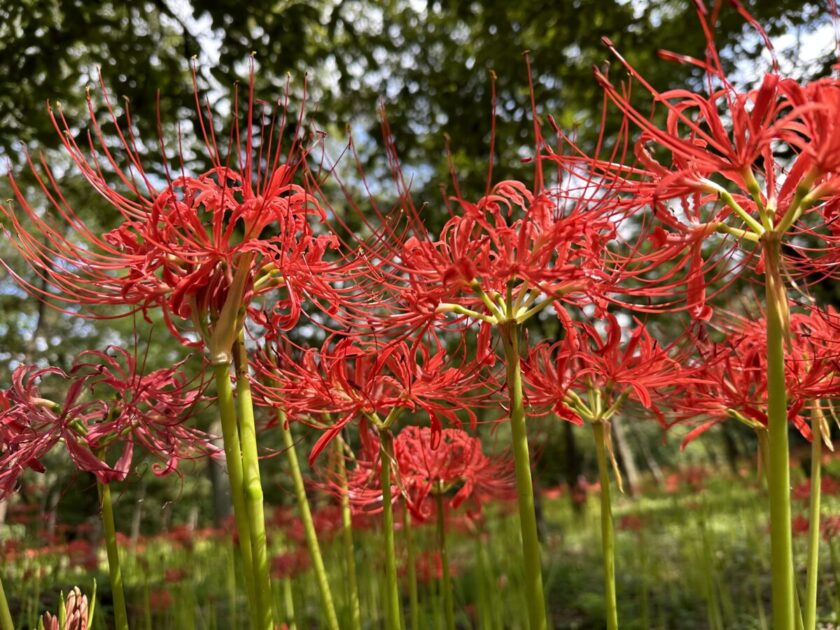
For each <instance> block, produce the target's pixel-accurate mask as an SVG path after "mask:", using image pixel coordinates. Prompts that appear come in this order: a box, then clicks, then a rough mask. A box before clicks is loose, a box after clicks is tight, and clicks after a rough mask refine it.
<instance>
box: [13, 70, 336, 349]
mask: <svg viewBox="0 0 840 630" xmlns="http://www.w3.org/2000/svg"><path fill="white" fill-rule="evenodd" d="M103 92H104V98H105V102H106V105H107V107H108V110H109V112H110V114H111V123H112V128H111V127H108V128H105V129H103V127H102V126H100V123H99V122H98V121H97V118H96V116H95V115H94V109H93V105H92V103H91V102H90V97H89V109H90V119H91V126H92V134H89V144H90V146H89V150H90V153H91V156H92V157H88V156H87V152H86V151H85V150H84V149H83V148H82V147H80V146H79V145H77V144H76V142H75V140H74V139H73V134H72V133H71V126H70V124H69V123H68V122H67V120H66V119H65V117H64V114H63V112H61V111H60V110H59V112H58V114H57V115H56V113H55V112H52V113H51V116H52V120H53V123H54V125H55V128H56V130H57V131H58V132H59V134H60V137H61V138H62V142H63V143H64V146H65V148H66V150H67V152H68V153H69V155H70V157H71V158H72V159H73V161H74V162H75V163H76V164H77V166H78V167H79V169H80V170H81V172H82V174H83V175H84V177H85V178H86V179H87V180H88V182H89V183H90V184H91V186H92V187H93V188H94V189H95V190H96V191H97V192H99V194H100V195H101V196H102V197H103V198H104V200H105V202H106V203H107V204H108V205H109V206H110V207H112V208H113V209H115V210H116V211H117V212H118V218H119V219H120V223H119V225H118V226H117V227H116V228H115V229H113V230H111V231H109V232H107V233H105V234H104V235H102V236H99V235H97V234H96V232H95V230H94V229H93V228H91V227H89V226H87V225H86V224H85V223H84V222H83V221H82V219H81V218H80V217H79V216H78V215H77V214H76V213H75V212H74V211H73V209H72V208H71V207H70V206H69V204H68V202H67V200H66V199H65V197H64V195H63V194H62V192H61V190H60V188H59V186H58V183H57V181H56V178H55V176H54V175H53V174H52V172H51V171H50V169H49V167H48V166H47V164H46V162H44V161H43V160H42V166H43V171H44V173H43V174H39V173H38V169H37V168H36V165H35V164H34V162H32V160H31V159H30V161H29V164H30V167H31V170H32V171H33V173H34V174H35V177H36V180H37V182H38V183H39V184H40V186H41V188H42V190H43V192H44V194H45V195H46V196H47V199H48V200H49V201H50V203H51V204H52V206H53V208H54V210H55V211H56V212H57V213H58V216H59V217H60V219H61V221H60V223H59V224H58V225H55V224H54V223H53V221H52V220H51V219H49V218H48V217H47V216H44V215H42V213H40V212H39V210H38V208H36V207H34V206H33V205H31V204H30V202H29V201H28V200H27V198H26V196H25V195H24V193H23V192H22V191H21V190H20V188H19V187H18V186H17V184H16V183H15V181H14V179H12V182H11V183H12V187H13V190H14V192H15V196H16V197H17V199H18V202H19V203H20V206H21V208H22V210H23V212H22V213H21V212H19V211H16V210H12V209H10V208H6V207H5V206H3V207H2V208H3V213H4V214H5V216H6V218H7V219H8V220H9V221H10V223H11V226H12V244H13V245H14V246H15V247H16V249H17V250H18V252H19V253H20V254H21V255H22V256H23V258H24V259H25V260H26V261H27V262H28V263H29V265H30V266H31V267H32V268H33V269H34V271H35V273H36V274H37V275H38V276H39V278H40V280H41V281H42V282H43V283H45V286H47V287H48V290H47V291H44V290H42V289H41V288H39V287H38V286H37V284H38V283H35V284H30V283H28V282H26V281H25V280H24V279H23V278H22V277H21V276H20V275H19V274H16V273H14V272H13V271H11V270H10V272H11V273H12V274H13V275H14V276H15V277H16V278H17V279H18V281H19V282H20V283H21V284H22V285H23V286H24V287H25V288H26V289H27V290H28V291H29V292H30V293H32V294H34V295H36V297H38V298H39V299H42V300H44V301H46V302H48V303H51V304H54V305H56V306H58V307H59V308H61V309H62V310H73V311H75V310H76V307H77V305H83V306H91V305H102V304H106V305H113V306H120V307H125V306H128V307H130V308H132V309H134V310H142V311H144V312H145V311H146V310H148V309H150V308H153V307H159V308H161V309H162V311H163V314H164V317H165V318H166V321H167V323H168V325H169V327H170V329H171V330H172V332H173V333H174V334H175V335H176V336H178V337H179V338H180V339H181V340H182V341H183V342H184V343H190V344H191V343H194V342H193V341H190V340H188V339H186V338H185V337H183V335H182V333H181V332H180V331H179V329H178V327H177V326H176V320H187V321H191V322H192V324H193V327H194V332H196V333H197V334H198V335H199V336H200V337H201V339H202V340H203V341H204V342H205V343H206V344H207V345H208V350H209V352H210V355H211V358H212V359H213V360H214V361H223V360H226V359H229V352H230V346H231V345H232V342H233V338H232V337H231V334H235V330H236V326H235V321H236V320H237V318H239V317H240V316H241V315H240V308H241V306H242V304H243V303H248V302H249V301H250V299H251V298H253V297H254V296H255V295H258V294H261V293H265V292H268V291H272V290H279V291H280V294H279V295H280V297H279V298H278V300H277V301H276V302H275V303H274V305H273V306H272V308H271V309H270V315H268V317H269V318H270V319H271V321H272V323H273V325H275V326H276V327H277V328H279V329H283V330H287V329H289V328H291V327H292V326H294V324H295V323H296V322H297V321H298V318H299V316H300V314H301V309H300V301H301V299H302V297H303V296H305V295H313V296H315V295H317V296H319V297H323V294H325V293H326V294H331V289H330V284H329V280H330V275H329V273H330V271H331V270H333V269H334V266H333V265H332V264H330V263H328V262H326V261H325V260H324V257H325V254H326V251H327V249H328V248H330V247H332V246H333V245H334V244H335V243H336V242H335V239H334V237H333V236H332V235H330V234H321V235H317V234H315V230H314V226H315V225H317V224H318V223H323V221H324V218H325V216H324V212H323V210H322V209H321V208H320V206H319V205H318V203H317V201H316V200H315V199H314V198H313V197H312V196H311V195H309V194H308V193H307V192H306V190H305V189H304V188H303V187H301V186H300V185H298V184H295V183H294V179H295V177H296V172H297V171H298V169H299V168H300V167H301V166H302V165H303V164H304V162H305V160H306V158H307V155H308V153H309V150H310V148H311V146H310V145H309V144H306V143H304V140H303V138H302V131H301V129H300V124H301V121H300V120H298V121H297V128H296V129H295V131H294V133H293V134H292V135H293V140H292V143H291V146H289V147H287V148H285V147H284V146H283V143H282V142H281V140H282V138H283V137H284V135H285V134H286V133H287V129H286V128H287V121H286V106H287V103H283V105H282V107H281V108H280V112H279V116H278V112H277V111H273V112H272V115H271V117H270V120H271V123H270V125H266V124H265V123H264V122H263V121H264V120H266V119H267V116H266V113H267V112H265V111H263V110H264V109H265V107H264V103H263V102H261V101H257V100H256V99H255V98H254V94H253V74H252V76H251V83H250V86H249V94H248V103H247V118H246V121H245V123H246V124H245V128H246V129H247V135H246V137H245V138H244V139H243V138H241V137H240V133H239V129H240V127H239V124H240V121H239V118H240V106H239V103H238V100H237V101H235V104H234V114H233V117H234V124H233V127H232V129H231V133H230V144H229V146H228V147H227V155H225V154H223V153H222V149H221V147H219V145H218V142H217V139H216V135H215V131H214V129H215V127H214V121H213V120H212V117H211V115H210V114H209V110H208V113H206V114H205V113H203V112H202V107H201V105H200V103H199V102H198V88H197V86H196V106H197V112H198V125H199V127H200V129H201V131H202V134H203V137H204V142H205V144H206V147H207V153H208V156H209V158H210V161H211V162H212V165H213V166H212V168H211V169H210V170H209V171H207V172H205V173H201V174H198V175H187V174H186V172H185V166H184V163H183V159H182V162H181V164H180V165H179V166H177V167H175V166H174V165H170V163H169V161H168V160H167V158H166V155H165V147H164V146H163V140H161V145H162V150H163V156H162V157H163V162H162V166H163V171H164V174H165V182H166V183H165V186H163V187H162V188H160V187H159V185H158V184H156V183H155V182H158V181H159V180H160V176H159V175H158V176H155V175H152V174H147V172H146V171H145V170H144V168H143V165H142V157H141V155H140V153H139V151H138V148H137V143H136V140H135V138H134V136H133V135H132V132H131V119H130V116H129V115H128V112H127V111H126V113H125V116H126V121H125V123H124V124H125V127H123V126H122V125H121V122H120V120H119V117H118V116H117V114H116V113H115V112H114V110H113V109H112V107H111V104H110V101H109V100H108V94H107V92H105V91H104V88H103ZM287 92H288V88H287ZM257 120H259V121H260V122H259V123H257V122H256V121H257ZM255 127H256V128H258V129H259V133H258V134H257V137H258V138H259V142H257V141H255V131H254V128H255ZM114 135H116V136H117V137H118V138H119V139H120V141H121V145H122V146H121V147H120V149H121V150H122V151H124V152H125V154H126V160H127V163H128V166H127V167H126V168H125V169H123V168H121V167H120V166H119V165H118V163H117V161H116V159H115V157H114V156H113V154H112V153H111V150H110V149H109V148H108V146H107V145H106V142H105V138H106V137H108V136H114ZM94 138H96V139H97V141H98V143H99V145H100V148H99V151H101V153H102V154H103V155H104V158H100V157H99V156H98V155H97V147H96V143H95V142H94ZM102 162H104V163H105V164H107V165H108V167H109V168H110V170H111V172H112V174H111V175H109V174H108V173H107V172H106V171H105V170H103V168H102ZM172 171H175V172H178V173H180V175H179V176H178V177H175V178H173V177H171V172H172ZM109 178H110V179H113V180H114V181H113V182H110V181H109ZM22 217H25V222H24V220H23V219H22ZM94 316H95V315H94ZM231 331H234V332H233V333H231Z"/></svg>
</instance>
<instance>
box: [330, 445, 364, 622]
mask: <svg viewBox="0 0 840 630" xmlns="http://www.w3.org/2000/svg"><path fill="white" fill-rule="evenodd" d="M335 455H336V460H337V464H336V466H337V469H338V482H339V484H341V541H342V545H343V547H344V569H345V576H344V577H345V579H346V580H347V603H348V608H349V609H350V628H351V629H352V630H361V627H362V610H361V605H360V603H359V583H358V579H357V578H356V550H355V547H354V545H353V517H352V513H351V512H350V490H349V488H348V486H347V468H346V466H345V463H344V440H342V439H341V436H338V437H336V439H335Z"/></svg>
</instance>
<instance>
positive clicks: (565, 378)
mask: <svg viewBox="0 0 840 630" xmlns="http://www.w3.org/2000/svg"><path fill="white" fill-rule="evenodd" d="M604 323H605V327H604V332H600V330H599V326H597V325H592V324H588V323H578V322H576V323H574V324H573V325H571V326H570V327H568V328H567V329H566V336H565V337H564V339H563V340H562V341H560V342H557V343H555V344H548V343H542V344H539V345H538V346H536V347H535V348H533V349H532V350H531V353H530V357H529V358H528V360H527V362H526V363H525V366H524V376H525V383H526V391H527V393H528V402H529V404H530V405H531V406H532V407H533V408H534V409H535V410H541V409H542V410H544V411H547V410H549V409H550V410H552V411H554V413H556V414H557V415H558V416H560V417H561V418H564V419H565V420H568V421H570V422H573V423H574V424H578V425H581V424H583V422H584V420H590V421H595V420H598V419H604V420H609V418H610V417H611V416H612V415H613V414H614V413H615V412H617V411H618V410H619V409H620V407H621V405H622V404H623V403H624V401H625V400H627V399H630V400H634V401H636V402H638V403H639V404H641V405H642V406H643V407H644V408H645V409H647V410H649V411H651V412H652V413H654V414H655V415H656V417H657V418H658V419H659V420H660V421H661V422H663V423H664V416H663V414H662V412H661V411H660V409H659V404H660V402H661V401H662V400H664V399H665V398H666V397H667V396H666V394H671V393H673V392H675V391H678V390H679V389H681V388H684V387H686V385H687V384H689V383H692V382H694V381H695V380H696V379H697V377H696V376H695V375H694V374H693V371H692V370H690V369H687V368H685V367H684V365H683V362H684V359H685V357H684V356H682V357H681V356H680V355H681V354H682V355H685V352H679V351H678V352H675V347H673V346H662V345H660V344H659V343H658V342H657V341H656V340H655V339H654V338H653V337H652V336H651V334H650V333H649V332H648V330H647V328H646V327H645V326H644V325H643V324H642V323H641V322H638V321H637V322H636V327H635V328H634V329H633V330H632V331H630V334H629V335H628V336H627V337H626V338H625V339H622V327H621V325H620V324H619V322H618V319H616V317H614V316H613V315H609V316H608V317H607V319H606V321H605V322H604Z"/></svg>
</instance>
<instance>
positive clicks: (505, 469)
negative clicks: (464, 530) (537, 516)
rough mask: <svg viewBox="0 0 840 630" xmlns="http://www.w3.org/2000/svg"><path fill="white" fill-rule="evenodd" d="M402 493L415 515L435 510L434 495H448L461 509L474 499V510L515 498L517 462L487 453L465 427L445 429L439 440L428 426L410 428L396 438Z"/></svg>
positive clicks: (453, 505) (454, 506) (452, 505)
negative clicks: (498, 500) (514, 463)
mask: <svg viewBox="0 0 840 630" xmlns="http://www.w3.org/2000/svg"><path fill="white" fill-rule="evenodd" d="M394 456H395V459H396V465H397V470H398V475H397V478H398V483H399V485H400V491H401V492H402V495H403V497H404V498H405V500H406V505H407V506H408V508H409V509H410V510H411V511H412V514H414V516H415V517H416V518H419V519H421V520H428V519H429V518H430V517H431V516H432V515H433V514H434V509H435V508H434V503H435V501H434V500H433V496H434V495H436V494H443V495H447V496H449V499H448V501H447V505H448V506H449V507H450V508H452V509H457V508H459V507H461V506H462V505H464V504H465V503H467V502H469V504H470V505H471V506H472V508H473V511H474V512H476V513H477V512H480V511H481V506H482V504H483V503H485V502H486V501H488V500H492V499H502V500H505V499H511V498H513V497H514V496H516V489H515V487H514V481H513V462H512V461H509V460H507V459H503V458H498V457H497V458H492V457H489V456H487V455H486V454H485V453H484V451H483V449H482V445H481V440H480V439H479V438H477V437H473V436H471V435H469V434H468V433H467V432H466V431H462V430H460V429H444V430H443V433H442V435H441V436H440V438H439V439H438V440H436V439H435V437H434V436H433V435H432V430H431V429H430V428H429V427H417V426H407V427H405V428H404V429H402V431H400V433H399V434H398V435H397V437H396V438H395V439H394Z"/></svg>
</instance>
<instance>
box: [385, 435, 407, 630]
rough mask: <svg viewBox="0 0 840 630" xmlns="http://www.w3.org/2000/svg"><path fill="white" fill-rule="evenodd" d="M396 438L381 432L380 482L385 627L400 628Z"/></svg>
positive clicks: (398, 629)
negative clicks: (394, 467)
mask: <svg viewBox="0 0 840 630" xmlns="http://www.w3.org/2000/svg"><path fill="white" fill-rule="evenodd" d="M393 454H394V438H393V436H392V435H391V432H390V431H389V430H388V429H383V430H382V431H380V432H379V457H380V460H381V469H382V470H381V472H380V482H381V485H382V529H383V530H384V533H385V578H386V579H385V589H386V593H385V598H386V600H387V602H386V603H387V605H386V607H385V610H386V614H387V615H388V618H387V623H386V624H385V627H386V628H387V629H388V630H400V629H401V628H402V620H401V615H400V591H399V588H398V586H399V585H398V584H397V552H396V543H395V542H394V508H393V506H392V505H391V463H392V461H393V459H394V457H393Z"/></svg>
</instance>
